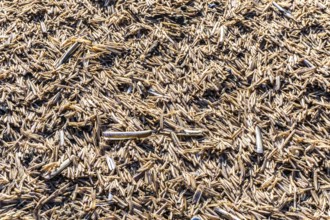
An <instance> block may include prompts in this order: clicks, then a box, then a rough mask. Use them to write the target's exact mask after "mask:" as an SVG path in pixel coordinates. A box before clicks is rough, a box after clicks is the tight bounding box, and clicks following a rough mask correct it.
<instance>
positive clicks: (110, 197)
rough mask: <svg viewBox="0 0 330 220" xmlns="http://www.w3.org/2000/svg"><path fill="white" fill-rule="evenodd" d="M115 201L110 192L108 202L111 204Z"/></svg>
mask: <svg viewBox="0 0 330 220" xmlns="http://www.w3.org/2000/svg"><path fill="white" fill-rule="evenodd" d="M112 199H113V195H112V193H111V192H109V195H108V202H111V201H112Z"/></svg>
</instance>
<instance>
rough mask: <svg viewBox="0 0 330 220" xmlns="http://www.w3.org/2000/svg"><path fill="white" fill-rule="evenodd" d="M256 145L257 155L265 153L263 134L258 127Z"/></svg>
mask: <svg viewBox="0 0 330 220" xmlns="http://www.w3.org/2000/svg"><path fill="white" fill-rule="evenodd" d="M256 145H257V153H258V154H262V153H264V148H263V146H262V138H261V132H260V128H259V127H258V126H256Z"/></svg>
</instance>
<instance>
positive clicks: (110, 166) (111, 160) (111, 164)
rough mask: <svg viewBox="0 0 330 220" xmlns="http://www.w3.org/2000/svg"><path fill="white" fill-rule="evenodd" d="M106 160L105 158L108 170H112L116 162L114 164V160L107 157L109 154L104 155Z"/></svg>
mask: <svg viewBox="0 0 330 220" xmlns="http://www.w3.org/2000/svg"><path fill="white" fill-rule="evenodd" d="M106 160H107V164H108V167H109V170H110V171H112V170H114V169H115V168H116V164H115V161H114V160H113V159H112V158H111V157H109V156H106Z"/></svg>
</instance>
